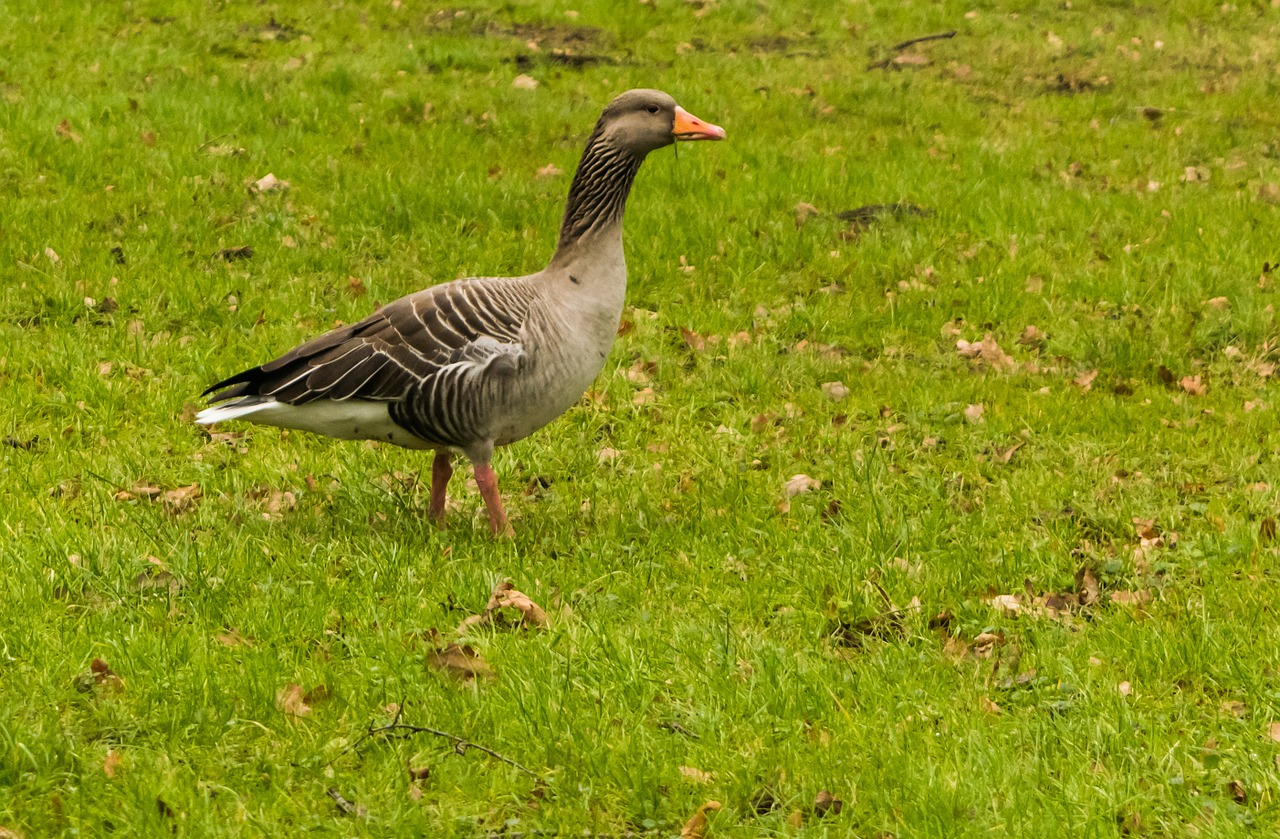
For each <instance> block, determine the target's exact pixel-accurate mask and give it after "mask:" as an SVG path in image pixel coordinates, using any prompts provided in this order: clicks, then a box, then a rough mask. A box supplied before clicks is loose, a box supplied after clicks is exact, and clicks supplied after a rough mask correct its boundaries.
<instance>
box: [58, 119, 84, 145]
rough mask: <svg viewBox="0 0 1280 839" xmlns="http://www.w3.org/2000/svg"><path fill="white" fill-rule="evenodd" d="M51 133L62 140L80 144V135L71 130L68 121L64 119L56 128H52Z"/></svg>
mask: <svg viewBox="0 0 1280 839" xmlns="http://www.w3.org/2000/svg"><path fill="white" fill-rule="evenodd" d="M53 131H54V133H55V134H57V135H58V136H59V137H61V138H62V139H64V140H70V141H71V142H73V143H78V142H80V135H79V134H77V133H76V132H75V131H73V130H72V129H71V121H70V120H66V119H64V120H63V121H62V122H60V123H58V125H57V127H56V128H54V129H53Z"/></svg>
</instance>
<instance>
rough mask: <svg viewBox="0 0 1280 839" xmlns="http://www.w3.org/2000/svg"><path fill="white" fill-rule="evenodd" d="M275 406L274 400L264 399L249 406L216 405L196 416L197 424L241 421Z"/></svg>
mask: <svg viewBox="0 0 1280 839" xmlns="http://www.w3.org/2000/svg"><path fill="white" fill-rule="evenodd" d="M275 404H276V400H274V399H264V400H263V401H261V402H251V403H249V404H247V405H246V404H243V403H237V402H232V403H231V404H229V405H214V406H213V407H212V408H205V409H204V410H203V411H201V412H200V413H198V414H196V422H198V423H199V424H200V425H212V424H213V423H215V422H224V421H226V420H233V419H239V418H240V417H244V416H248V415H249V414H256V413H257V412H258V411H262V410H265V409H267V408H270V407H271V406H272V405H275Z"/></svg>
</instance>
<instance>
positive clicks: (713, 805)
mask: <svg viewBox="0 0 1280 839" xmlns="http://www.w3.org/2000/svg"><path fill="white" fill-rule="evenodd" d="M720 806H721V805H720V802H719V801H708V802H707V803H705V804H703V805H702V806H701V807H699V808H698V812H696V813H694V814H693V816H692V818H690V819H689V820H688V821H687V822H685V823H684V827H682V828H681V829H680V839H704V837H705V836H706V835H707V814H708V813H715V812H717V811H719V809H720Z"/></svg>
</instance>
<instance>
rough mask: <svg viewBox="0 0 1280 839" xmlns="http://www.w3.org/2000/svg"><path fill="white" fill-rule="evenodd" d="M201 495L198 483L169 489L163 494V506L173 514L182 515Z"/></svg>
mask: <svg viewBox="0 0 1280 839" xmlns="http://www.w3.org/2000/svg"><path fill="white" fill-rule="evenodd" d="M202 495H203V493H202V492H201V490H200V485H199V484H191V485H190V486H185V487H178V488H177V489H171V490H168V491H167V492H165V494H164V499H163V501H164V506H165V509H166V510H167V511H168V512H170V513H172V514H173V515H175V516H178V515H182V514H183V513H186V512H188V511H190V510H191V509H192V508H193V507H194V506H195V504H196V502H197V501H199V500H200V498H201V496H202Z"/></svg>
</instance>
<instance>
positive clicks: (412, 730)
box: [330, 704, 543, 781]
mask: <svg viewBox="0 0 1280 839" xmlns="http://www.w3.org/2000/svg"><path fill="white" fill-rule="evenodd" d="M403 713H404V705H403V704H402V705H401V706H400V708H398V709H396V715H395V717H393V718H392V720H391V722H389V723H387V724H386V725H377V726H375V725H374V724H373V723H369V728H368V730H366V731H365V733H364V734H361V735H360V737H359V739H357V740H356V741H355V742H354V743H352V744H351V745H350V746H347V747H346V748H345V749H343V750H342V753H341V754H339V755H338V757H342V755H345V754H346V753H347V752H351V751H355V749H356V748H357V747H358V746H359V745H360V744H361V743H363V742H364V741H365V740H368V739H369V738H371V737H377V736H378V735H380V734H392V735H393V736H395V737H398V738H400V739H405V738H408V737H412V736H413V735H415V734H432V735H435V736H436V737H442V738H444V739H445V740H449V741H451V742H452V743H453V750H454V751H455V752H457V753H458V754H460V755H465V754H466V753H467V752H468V751H470V750H471V749H475V750H476V751H478V752H484V753H485V754H487V755H488V756H489V757H491V758H494V759H495V760H500V761H502V762H503V763H505V764H507V765H508V766H512V767H514V768H516V769H519V770H520V771H521V772H523V773H524V774H526V775H528V776H529V777H530V778H533V779H534V780H535V781H542V780H543V778H542V776H541V775H539V774H538V773H537V772H534V771H533V770H532V769H530V768H529V767H527V766H525V765H523V764H520V763H517V762H516V761H514V760H512V759H511V758H509V757H507V756H506V755H504V754H500V753H498V752H496V751H494V750H493V749H491V748H489V747H488V746H482V745H480V744H479V743H476V742H473V741H471V740H468V739H467V738H465V737H459V736H458V735H457V734H450V733H449V732H448V731H441V730H440V729H438V728H432V727H431V726H429V725H410V724H409V723H405V722H400V717H401V715H402V714H403ZM337 759H338V758H334V760H337ZM330 762H331V763H332V762H333V761H330Z"/></svg>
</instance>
